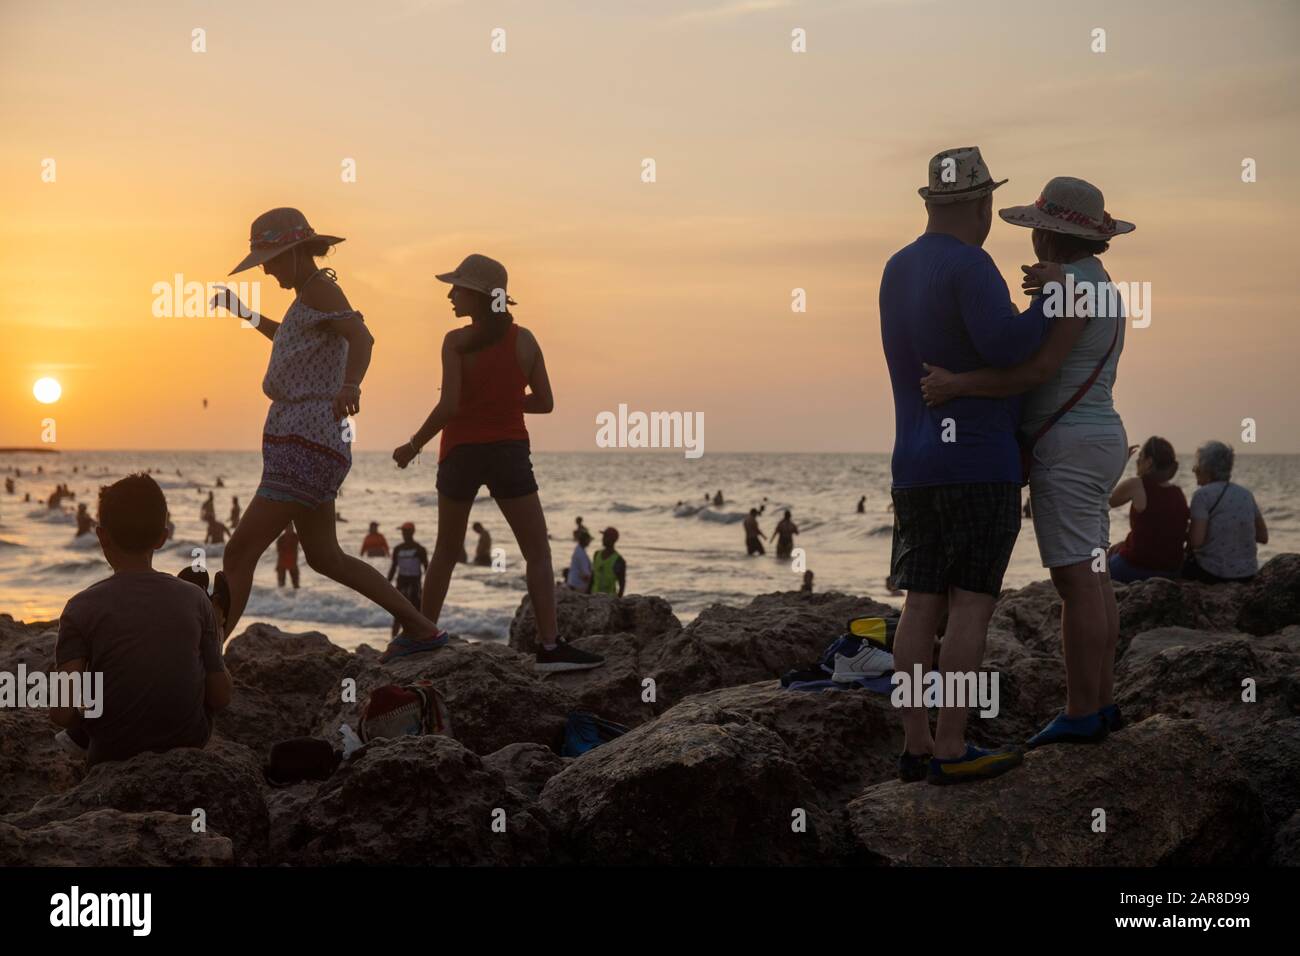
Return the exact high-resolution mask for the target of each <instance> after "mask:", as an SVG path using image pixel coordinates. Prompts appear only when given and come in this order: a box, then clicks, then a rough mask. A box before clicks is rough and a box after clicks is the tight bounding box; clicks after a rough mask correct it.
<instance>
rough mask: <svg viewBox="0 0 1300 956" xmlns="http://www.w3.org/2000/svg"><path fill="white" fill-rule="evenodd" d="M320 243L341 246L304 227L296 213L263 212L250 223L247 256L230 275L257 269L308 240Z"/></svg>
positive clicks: (335, 238)
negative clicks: (256, 267)
mask: <svg viewBox="0 0 1300 956" xmlns="http://www.w3.org/2000/svg"><path fill="white" fill-rule="evenodd" d="M313 239H316V240H322V241H324V242H327V243H329V244H330V245H331V246H332V245H334V243H336V242H342V241H343V239H342V238H341V237H340V236H322V235H318V234H317V233H316V230H315V229H313V228H312V227H311V226H310V225H309V224H308V223H307V217H306V216H304V215H303V214H302V213H300V212H299V211H298V210H297V209H292V208H290V207H288V206H282V207H280V208H279V209H272V210H270V211H269V212H264V213H262V215H260V216H258V217H257V218H256V219H254V220H253V225H252V227H251V228H250V229H249V235H248V255H246V256H244V258H243V259H242V260H241V261H240V263H239V265H237V266H235V268H233V269H231V270H230V275H232V276H233V275H234V274H235V273H236V272H243V271H244V270H245V269H251V268H253V266H260V265H261V264H262V263H263V262H266V261H267V260H268V259H274V258H275V257H276V256H278V255H279V254H280V253H282V252H285V251H287V250H289V249H292V248H293V247H294V246H300V245H302V244H303V243H304V242H310V241H311V240H313Z"/></svg>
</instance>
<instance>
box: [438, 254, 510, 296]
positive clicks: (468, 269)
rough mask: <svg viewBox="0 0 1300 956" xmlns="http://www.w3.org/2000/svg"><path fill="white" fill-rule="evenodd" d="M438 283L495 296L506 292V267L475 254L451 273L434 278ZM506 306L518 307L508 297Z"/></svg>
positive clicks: (462, 261)
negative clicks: (498, 292)
mask: <svg viewBox="0 0 1300 956" xmlns="http://www.w3.org/2000/svg"><path fill="white" fill-rule="evenodd" d="M434 278H435V279H437V280H438V281H440V282H449V283H451V284H452V285H458V286H460V287H461V288H462V289H473V290H474V291H475V292H482V293H483V294H484V295H495V294H496V290H497V289H500V290H501V291H502V292H505V290H506V280H507V279H508V278H509V276H508V275H507V274H506V267H505V266H503V265H502V264H501V263H499V262H497V261H496V260H495V259H491V258H489V257H488V256H481V255H479V254H478V253H477V252H475V253H473V254H471V255H468V256H466V257H465V258H464V259H463V260H461V263H460V265H458V266H457V267H456V268H455V269H454V270H453V271H451V272H441V273H439V274H438V275H436V276H434ZM506 305H518V303H517V302H515V300H514V299H512V298H510V296H508V295H507V296H506Z"/></svg>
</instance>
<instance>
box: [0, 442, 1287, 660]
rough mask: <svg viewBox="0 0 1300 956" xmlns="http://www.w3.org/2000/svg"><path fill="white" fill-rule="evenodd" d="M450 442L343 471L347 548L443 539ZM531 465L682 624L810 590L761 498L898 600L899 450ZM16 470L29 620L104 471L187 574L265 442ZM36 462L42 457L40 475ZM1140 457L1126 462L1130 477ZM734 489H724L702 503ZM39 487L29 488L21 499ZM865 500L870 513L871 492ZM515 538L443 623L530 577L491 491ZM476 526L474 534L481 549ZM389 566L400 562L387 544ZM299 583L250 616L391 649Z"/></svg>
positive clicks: (1272, 547)
mask: <svg viewBox="0 0 1300 956" xmlns="http://www.w3.org/2000/svg"><path fill="white" fill-rule="evenodd" d="M1190 457H1191V456H1190V454H1188V455H1184V459H1185V461H1184V466H1183V468H1182V469H1181V470H1180V474H1179V478H1178V481H1179V483H1180V484H1181V485H1182V486H1183V489H1184V490H1185V491H1186V492H1187V494H1188V496H1189V497H1190V495H1191V492H1192V489H1193V487H1194V484H1195V482H1194V479H1193V478H1192V475H1191V467H1190ZM436 466H437V463H436V455H435V454H432V453H429V454H426V455H424V456H422V458H421V459H420V460H419V461H418V462H416V463H415V464H413V465H412V466H411V467H410V468H408V469H407V470H405V471H399V470H398V469H397V467H396V466H395V465H394V464H393V462H392V461H391V460H390V458H389V456H388V454H387V453H385V452H359V453H357V454H356V455H355V458H354V461H353V466H352V471H351V473H350V474H349V476H348V479H347V481H346V482H345V484H344V486H343V494H342V495H341V496H340V498H339V501H338V505H337V507H338V511H339V513H340V514H341V515H342V516H343V517H344V518H346V519H347V520H346V522H341V523H340V524H339V540H340V543H341V544H342V546H343V548H344V550H346V551H348V552H350V553H352V554H356V553H357V552H358V551H359V550H360V545H361V539H362V537H363V536H364V535H365V533H366V531H367V528H368V524H369V522H371V521H378V522H379V525H380V530H381V531H382V532H383V534H384V535H385V536H386V537H387V538H388V541H389V543H390V545H391V544H395V543H396V542H397V541H400V540H401V533H400V532H399V531H398V530H397V527H398V525H400V524H401V523H402V522H404V521H413V522H414V523H415V525H416V540H417V541H420V542H421V543H422V544H424V546H425V547H426V548H429V549H430V550H432V548H433V542H434V539H435V537H436V520H437V507H436V502H437V494H436V492H435V491H434V478H435V472H436ZM533 466H534V469H535V472H536V475H537V480H538V484H539V485H540V488H541V496H542V503H543V505H544V507H545V508H546V514H547V521H548V524H549V526H550V530H551V537H552V540H553V542H554V544H553V547H552V555H553V558H554V562H555V568H556V574H557V576H558V575H559V574H561V573H562V571H563V569H564V568H566V567H567V566H568V562H569V557H570V555H571V553H572V551H573V541H572V531H573V528H574V520H575V518H576V517H577V516H581V517H582V518H583V521H584V523H585V524H586V526H587V527H588V528H590V529H592V531H593V533H596V534H597V544H593V545H592V548H593V550H594V549H595V548H596V547H598V546H599V545H598V542H599V534H598V533H599V531H600V530H601V529H602V528H605V527H606V526H609V525H613V526H615V527H617V528H618V530H619V532H620V535H621V537H620V539H619V543H618V550H619V552H620V553H621V554H622V555H623V557H624V558H625V559H626V561H627V566H628V579H627V590H628V593H629V594H654V595H658V596H660V597H662V598H664V599H666V600H667V601H669V602H670V603H671V604H672V605H673V608H674V610H675V611H676V613H677V615H678V617H680V618H681V619H682V620H683V622H685V621H689V620H690V619H692V618H693V617H694V616H695V615H696V614H698V613H699V612H700V611H701V610H702V609H703V608H704V607H706V606H707V605H709V604H712V603H714V602H719V601H721V602H727V603H737V604H743V603H747V602H748V601H749V599H750V598H751V597H753V596H754V595H757V594H763V593H767V592H769V591H781V590H796V589H798V587H799V586H800V583H801V580H802V574H801V573H800V572H797V571H795V570H793V569H792V568H791V563H790V562H789V561H778V560H777V559H776V558H775V557H773V556H772V554H771V550H772V549H771V548H769V553H768V554H767V555H766V556H763V557H747V556H746V554H745V547H744V534H743V532H742V530H741V524H740V522H741V520H742V518H743V517H744V515H745V514H746V513H747V512H748V510H749V508H751V507H764V512H763V515H762V516H761V518H760V528H761V529H762V530H763V531H764V533H767V534H769V535H770V533H771V529H772V527H773V526H774V525H775V523H776V521H777V520H778V518H779V517H780V514H781V512H782V511H783V510H784V509H786V508H789V509H790V510H791V512H792V516H793V519H794V521H795V523H796V524H797V525H798V527H799V530H800V534H799V536H798V537H797V538H796V539H795V544H796V546H797V547H800V548H803V549H804V551H805V554H806V559H805V560H806V564H807V567H808V568H809V569H810V570H812V571H813V572H814V575H815V583H814V587H815V589H816V590H818V591H830V590H835V591H844V592H848V593H852V594H859V595H866V596H870V597H873V598H876V599H877V600H883V601H892V602H894V603H897V602H898V600H899V599H898V598H891V597H890V596H889V595H888V592H887V591H886V589H885V576H886V574H887V573H888V569H889V549H890V538H891V531H892V527H893V515H892V513H891V512H890V511H889V456H888V455H887V454H777V453H749V454H718V453H710V454H708V455H705V456H704V457H702V458H699V459H697V460H693V461H692V460H686V459H684V458H683V457H682V455H681V452H680V451H678V452H651V451H644V452H643V451H627V450H623V451H617V452H614V451H611V452H572V453H568V452H536V453H534V455H533ZM1298 466H1300V456H1297V455H1239V456H1238V458H1237V466H1236V471H1235V473H1234V476H1233V480H1234V481H1236V482H1238V483H1240V484H1243V485H1245V486H1246V487H1248V488H1250V489H1251V491H1253V492H1254V494H1255V498H1256V500H1257V501H1258V502H1259V505H1260V507H1261V509H1262V510H1263V512H1264V516H1265V519H1266V520H1267V522H1268V525H1269V531H1270V535H1271V538H1270V543H1269V544H1268V545H1265V546H1262V547H1261V548H1260V562H1261V563H1263V562H1264V561H1266V560H1267V559H1268V558H1269V557H1271V556H1272V555H1274V554H1278V553H1280V552H1284V551H1300V520H1298V519H1297V513H1296V501H1297V494H1296V492H1297V468H1298ZM15 469H18V470H19V471H20V472H21V474H20V475H18V476H17V477H16V478H15V482H16V489H15V493H14V494H3V493H0V611H3V612H6V613H9V614H12V615H13V616H14V617H15V618H18V619H20V620H26V621H35V620H50V619H55V618H57V617H58V615H59V613H60V611H61V610H62V608H63V605H64V602H66V601H67V599H68V598H69V597H70V596H71V595H72V594H74V593H75V592H77V591H78V590H80V589H82V588H84V587H86V586H88V585H90V584H92V583H94V582H95V581H97V580H100V579H101V578H103V577H105V576H107V574H108V573H109V570H110V569H109V567H108V564H107V562H106V561H105V560H104V557H103V555H102V554H101V553H100V550H99V545H98V542H97V540H96V538H95V536H94V535H93V534H89V535H85V536H83V537H81V538H77V537H75V531H76V524H75V521H74V520H73V512H74V511H75V510H76V505H77V503H78V502H80V501H85V502H86V503H87V505H88V507H89V508H90V511H91V513H92V515H93V514H94V511H95V499H96V494H97V489H98V487H99V486H100V485H103V484H106V483H109V482H111V481H113V480H115V479H117V478H120V477H122V476H123V475H126V474H129V473H131V472H135V471H144V470H146V469H152V471H153V473H154V476H155V478H157V480H158V482H159V484H160V485H161V486H162V488H163V491H164V493H165V494H166V495H167V500H168V504H169V506H170V508H171V512H172V520H173V521H174V522H175V525H176V533H175V536H174V537H173V539H172V540H171V541H170V542H169V543H168V545H167V547H165V548H164V549H162V550H161V551H159V552H158V553H157V554H156V555H155V560H154V566H155V567H156V568H158V569H160V570H165V571H179V570H180V569H181V568H183V567H185V566H187V565H188V564H189V563H190V553H191V549H192V548H195V547H204V545H203V538H204V526H203V524H202V523H201V521H200V519H199V509H200V506H201V504H202V503H203V501H204V499H205V498H206V497H207V494H208V492H209V491H210V490H213V485H214V483H215V481H216V479H217V477H218V476H220V477H221V478H222V479H223V480H224V483H225V487H223V488H217V489H215V491H216V503H217V515H218V517H220V518H221V519H222V520H223V521H225V520H226V517H227V516H228V515H229V512H230V503H231V502H230V499H231V496H232V495H237V496H238V497H239V500H240V503H241V505H242V506H244V507H247V504H248V502H249V501H250V500H251V498H252V496H253V492H254V491H255V489H256V488H257V482H258V478H259V476H260V474H261V455H260V453H258V452H215V451H214V452H192V451H184V452H181V451H176V452H169V451H111V452H108V451H101V452H90V451H88V452H63V453H61V454H57V455H53V454H47V455H42V454H32V453H5V454H0V473H3V474H4V475H6V476H9V477H13V476H14V470H15ZM38 469H40V472H39V473H38ZM1132 469H1133V465H1132V463H1130V465H1129V473H1130V474H1132ZM61 482H62V483H66V484H67V485H68V486H69V487H70V488H71V490H72V491H73V492H75V493H76V496H77V497H76V499H75V500H74V501H65V502H64V504H63V507H62V508H60V509H58V510H54V511H51V510H50V509H48V508H47V507H46V505H45V501H46V499H47V498H48V496H49V494H50V492H51V491H52V490H53V489H54V487H55V485H56V484H58V483H61ZM719 489H721V490H722V493H723V495H724V497H725V499H726V503H725V504H724V505H722V506H721V507H714V506H713V505H711V504H707V503H706V501H705V497H706V494H707V495H708V496H709V497H711V496H712V495H713V494H714V492H716V491H717V490H719ZM25 493H30V494H31V498H32V500H31V501H30V502H26V503H25V502H24V501H23V495H24V494H25ZM862 495H865V496H866V511H865V513H864V514H858V513H857V511H856V506H857V502H858V499H859V497H861V496H862ZM470 521H471V523H472V522H473V521H480V522H482V523H483V525H484V526H485V527H486V528H487V529H488V531H489V532H491V534H492V539H493V545H494V546H499V547H502V548H504V550H505V568H504V570H501V571H494V570H492V569H491V568H484V567H474V566H470V565H460V566H458V567H457V569H456V573H455V575H454V576H453V578H452V582H451V588H450V591H449V592H448V596H447V605H446V607H445V609H444V611H443V616H442V619H441V621H440V623H441V624H442V626H443V627H445V628H447V629H448V630H450V631H451V632H452V633H454V634H460V635H462V636H465V637H468V638H476V639H480V640H504V639H505V637H506V635H507V632H508V629H509V625H510V620H511V618H512V617H513V615H514V612H515V610H516V608H517V607H518V606H519V602H520V600H521V599H522V598H523V596H524V594H525V593H526V592H525V587H524V578H523V563H522V559H521V558H520V557H519V552H518V548H517V547H516V545H515V543H514V539H513V538H512V536H511V535H510V531H509V528H508V527H507V526H506V523H505V520H504V519H503V518H502V517H501V514H500V512H499V511H497V509H496V506H495V505H494V504H493V503H492V500H491V499H490V498H489V497H487V496H486V495H484V496H483V497H480V498H479V500H478V501H477V502H476V503H475V507H474V511H473V513H472V515H471V517H470ZM1127 530H1128V518H1127V510H1126V509H1124V510H1117V511H1115V512H1112V515H1111V534H1112V538H1113V539H1115V540H1118V539H1119V538H1120V537H1122V536H1123V535H1124V534H1126V533H1127ZM476 540H477V536H476V535H475V534H474V533H473V532H472V531H471V532H469V536H468V540H467V542H466V547H467V548H468V550H469V552H470V553H471V554H473V551H474V545H475V542H476ZM221 550H222V548H221V546H220V545H209V546H207V561H208V565H209V567H210V568H212V569H213V570H216V569H218V568H220V566H221V557H220V555H221ZM372 561H373V563H374V564H375V566H376V567H379V568H380V569H381V570H383V571H384V572H385V573H386V572H387V570H388V563H389V562H388V561H387V560H386V559H377V558H376V559H372ZM299 563H300V565H301V567H302V588H301V590H299V591H297V592H295V591H294V590H293V589H292V588H291V587H286V588H283V589H282V588H278V587H277V586H276V581H275V572H274V567H275V553H274V549H271V550H270V551H268V552H267V554H266V555H264V556H263V558H262V561H261V563H260V565H259V566H258V572H257V577H256V579H255V581H254V585H253V593H252V596H251V599H250V601H249V604H248V610H247V611H246V612H245V614H244V617H243V619H242V624H251V623H253V622H254V621H266V622H268V623H271V624H274V625H276V626H277V627H280V628H283V629H286V630H292V631H307V630H318V631H322V632H324V633H325V634H327V635H329V637H330V639H331V640H333V641H334V642H335V643H337V644H339V645H341V646H343V647H346V648H355V647H357V646H359V645H360V644H362V643H369V644H372V645H374V646H383V644H384V643H385V642H386V641H387V638H388V633H389V626H390V623H391V618H389V617H388V615H387V614H385V612H384V611H382V610H381V609H380V608H378V607H377V606H375V605H373V604H371V603H370V602H369V601H366V600H365V599H364V598H361V597H360V596H359V595H357V594H354V593H353V592H351V591H347V590H345V589H344V588H342V587H340V586H339V585H337V584H335V583H334V582H333V581H330V580H328V579H325V578H322V577H321V576H319V575H317V574H315V573H314V572H313V571H312V570H311V569H310V568H308V567H307V566H306V563H305V561H303V560H302V559H301V557H300V562H299ZM1046 577H1047V574H1046V572H1045V571H1044V570H1043V568H1042V567H1041V566H1040V564H1039V560H1038V550H1037V546H1036V544H1035V541H1034V531H1033V525H1032V523H1031V522H1030V521H1028V520H1026V521H1025V522H1024V524H1023V526H1022V528H1021V533H1020V538H1019V540H1018V541H1017V543H1016V550H1015V553H1014V555H1013V556H1012V560H1011V566H1010V568H1009V569H1008V571H1007V575H1006V581H1005V586H1007V587H1021V586H1023V585H1025V584H1028V583H1030V582H1032V581H1038V580H1043V579H1044V578H1046Z"/></svg>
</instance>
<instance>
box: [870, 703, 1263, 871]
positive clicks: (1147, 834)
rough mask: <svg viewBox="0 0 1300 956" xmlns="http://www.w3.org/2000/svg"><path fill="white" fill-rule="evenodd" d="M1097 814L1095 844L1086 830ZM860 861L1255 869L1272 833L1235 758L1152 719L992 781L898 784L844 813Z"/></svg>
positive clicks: (1058, 750) (1199, 735)
mask: <svg viewBox="0 0 1300 956" xmlns="http://www.w3.org/2000/svg"><path fill="white" fill-rule="evenodd" d="M1098 808H1099V809H1102V810H1104V811H1105V814H1106V817H1105V824H1106V830H1105V832H1104V833H1098V832H1095V831H1094V829H1093V826H1094V820H1095V819H1096V818H1095V816H1094V811H1095V810H1096V809H1098ZM848 814H849V818H850V820H851V823H852V828H853V832H854V834H855V835H856V837H857V839H858V840H859V841H860V843H861V845H862V847H863V848H864V850H865V851H866V852H867V853H868V854H869V856H870V857H871V858H872V859H874V860H877V861H880V862H885V863H888V864H892V865H903V866H939V865H942V866H1197V865H1239V864H1250V863H1258V862H1261V859H1262V857H1263V855H1264V854H1265V853H1266V852H1267V848H1268V845H1269V823H1268V818H1267V816H1266V815H1265V813H1264V809H1263V807H1262V806H1261V804H1260V800H1259V797H1258V795H1257V794H1256V793H1255V791H1254V790H1253V789H1252V788H1251V786H1250V784H1249V782H1248V781H1247V779H1246V777H1245V775H1244V774H1243V772H1242V769H1241V767H1239V766H1238V765H1237V763H1236V761H1235V760H1234V759H1233V757H1232V756H1231V755H1230V754H1229V753H1227V752H1226V751H1225V750H1223V749H1221V748H1220V747H1219V746H1218V745H1217V744H1215V743H1214V741H1213V740H1212V739H1211V738H1210V737H1209V736H1208V735H1207V734H1206V733H1205V732H1204V729H1203V728H1202V727H1201V726H1200V724H1198V723H1197V722H1195V721H1191V720H1175V719H1172V718H1169V717H1165V716H1157V717H1152V718H1150V719H1148V720H1144V721H1142V722H1141V723H1138V724H1135V725H1133V726H1130V727H1126V728H1125V729H1124V730H1121V731H1119V732H1118V733H1115V734H1112V735H1111V736H1110V737H1109V738H1108V739H1107V740H1106V742H1105V743H1104V744H1101V745H1099V746H1093V747H1087V746H1064V745H1062V746H1055V747H1042V748H1039V749H1038V750H1033V751H1030V752H1029V753H1028V754H1027V755H1026V756H1025V762H1024V765H1023V766H1021V767H1018V768H1016V769H1015V770H1012V771H1011V772H1009V773H1007V774H1004V775H1003V776H1001V777H997V778H995V779H993V780H989V781H985V782H982V783H976V784H965V785H961V786H953V787H935V786H930V785H928V784H925V783H911V784H904V783H900V782H898V781H896V780H895V781H891V782H889V783H882V784H877V785H876V786H874V787H870V788H868V789H867V790H866V791H865V792H864V793H863V794H862V795H861V796H860V797H858V798H857V799H856V800H854V801H853V802H852V803H850V804H849V806H848Z"/></svg>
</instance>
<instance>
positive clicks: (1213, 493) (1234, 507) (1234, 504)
mask: <svg viewBox="0 0 1300 956" xmlns="http://www.w3.org/2000/svg"><path fill="white" fill-rule="evenodd" d="M1234 459H1235V455H1234V454H1233V451H1232V449H1231V448H1230V447H1228V446H1227V445H1225V444H1224V443H1223V442H1221V441H1209V442H1206V443H1205V444H1204V445H1202V446H1201V447H1200V448H1198V449H1197V450H1196V467H1194V468H1193V469H1192V471H1193V473H1194V474H1195V475H1196V484H1197V485H1198V486H1199V487H1198V488H1197V489H1196V493H1195V494H1193V495H1192V504H1191V511H1192V522H1191V527H1189V528H1188V529H1187V543H1188V544H1189V545H1191V547H1192V555H1191V556H1190V557H1189V558H1188V560H1187V563H1186V564H1185V565H1184V566H1183V577H1185V578H1187V579H1189V580H1192V581H1203V582H1205V583H1207V584H1217V583H1219V582H1221V581H1249V580H1250V579H1251V578H1253V577H1254V576H1255V572H1256V571H1258V570H1259V556H1258V548H1257V546H1258V545H1261V544H1268V525H1266V524H1265V523H1264V516H1263V515H1262V514H1261V513H1260V510H1259V506H1258V505H1257V504H1255V496H1254V495H1252V494H1251V493H1250V491H1249V490H1248V489H1246V488H1243V487H1242V486H1241V485H1238V484H1234V483H1233V481H1232V465H1233V461H1234Z"/></svg>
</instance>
